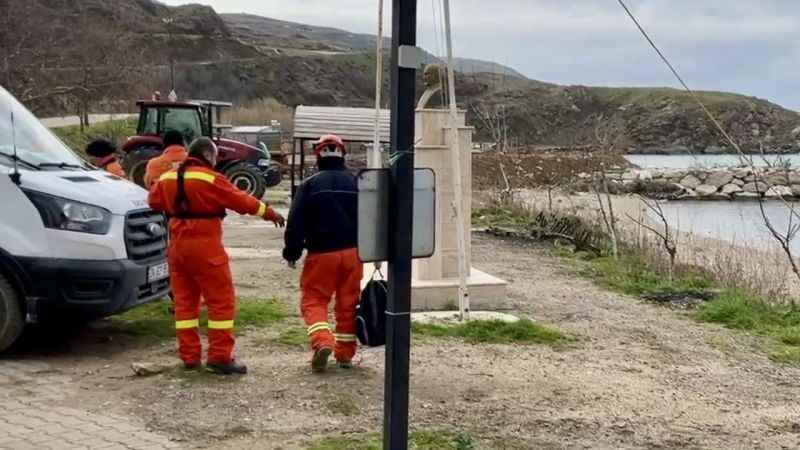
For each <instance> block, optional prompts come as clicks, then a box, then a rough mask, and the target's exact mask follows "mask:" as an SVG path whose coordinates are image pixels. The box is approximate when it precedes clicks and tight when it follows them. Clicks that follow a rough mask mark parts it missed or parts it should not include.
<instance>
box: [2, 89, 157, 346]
mask: <svg viewBox="0 0 800 450" xmlns="http://www.w3.org/2000/svg"><path fill="white" fill-rule="evenodd" d="M166 248H167V229H166V222H165V218H164V217H163V216H162V215H161V214H157V213H154V212H153V211H151V210H150V209H148V207H147V192H146V191H145V190H143V189H141V188H140V187H138V186H136V185H135V184H133V183H131V182H128V181H126V180H123V179H120V178H118V177H116V176H114V175H111V174H109V173H107V172H104V171H100V170H97V169H96V168H95V167H93V166H91V165H89V164H88V163H86V162H85V161H84V160H82V159H81V158H80V157H78V156H77V155H76V154H75V153H74V152H73V151H72V150H70V149H69V148H68V147H67V146H66V145H65V144H64V143H63V142H62V141H61V140H60V139H58V138H57V137H56V136H55V135H53V134H52V132H50V130H48V129H47V128H46V127H45V126H44V125H42V124H41V123H40V122H39V121H38V120H37V119H36V117H35V116H33V114H31V113H30V112H29V111H28V110H27V109H25V107H24V106H22V105H21V104H20V103H19V102H18V101H17V100H16V99H15V98H14V97H13V96H12V95H11V94H9V93H8V92H7V91H6V90H5V89H3V88H2V87H0V351H2V350H4V349H6V348H7V347H8V346H10V345H11V344H12V343H13V342H14V341H15V340H16V339H17V338H18V337H19V335H20V333H21V332H22V329H23V327H24V326H25V324H26V323H32V322H37V321H40V320H52V319H54V318H57V319H58V320H74V319H77V320H90V319H95V318H100V317H105V316H109V315H112V314H116V313H119V312H122V311H125V310H127V309H130V308H132V307H134V306H137V305H140V304H143V303H146V302H149V301H151V300H154V299H158V298H161V297H164V296H166V295H167V294H168V293H169V278H168V272H169V271H168V267H167V262H166Z"/></svg>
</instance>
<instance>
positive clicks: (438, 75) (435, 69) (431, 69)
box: [417, 64, 447, 109]
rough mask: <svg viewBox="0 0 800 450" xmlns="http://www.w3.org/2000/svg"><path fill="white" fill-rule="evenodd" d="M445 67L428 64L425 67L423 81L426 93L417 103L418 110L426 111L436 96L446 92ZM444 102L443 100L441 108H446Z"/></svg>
mask: <svg viewBox="0 0 800 450" xmlns="http://www.w3.org/2000/svg"><path fill="white" fill-rule="evenodd" d="M445 70H446V69H445V67H444V66H443V65H441V64H428V65H427V66H425V71H424V72H423V74H422V80H423V82H424V83H425V92H423V94H422V97H420V99H419V103H417V109H425V108H427V107H428V103H430V102H431V99H432V98H433V96H434V95H436V94H438V93H440V92H444V89H445V87H446V84H447V83H446V79H445ZM444 103H445V102H444V100H442V102H441V104H440V105H439V108H443V107H444Z"/></svg>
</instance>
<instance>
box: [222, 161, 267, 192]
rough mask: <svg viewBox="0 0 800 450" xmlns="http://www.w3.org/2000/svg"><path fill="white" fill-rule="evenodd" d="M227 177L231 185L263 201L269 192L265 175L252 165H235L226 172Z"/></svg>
mask: <svg viewBox="0 0 800 450" xmlns="http://www.w3.org/2000/svg"><path fill="white" fill-rule="evenodd" d="M225 176H226V177H228V179H229V180H230V181H231V184H233V185H234V186H236V187H237V188H239V189H240V190H242V191H245V192H247V193H248V194H250V195H252V196H253V197H255V198H257V199H261V197H263V196H264V193H265V192H266V191H267V181H266V180H265V179H264V174H262V173H261V171H260V170H258V169H257V168H256V167H255V166H253V165H252V164H248V163H238V164H234V165H232V166H231V167H229V168H228V169H226V170H225Z"/></svg>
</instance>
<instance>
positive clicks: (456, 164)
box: [443, 0, 471, 321]
mask: <svg viewBox="0 0 800 450" xmlns="http://www.w3.org/2000/svg"><path fill="white" fill-rule="evenodd" d="M443 2H444V3H443V6H444V29H445V35H446V40H447V87H448V96H449V97H450V155H451V157H452V163H453V215H454V216H455V218H456V234H458V236H456V241H457V242H458V311H459V317H460V319H461V320H462V321H464V320H469V313H470V304H469V289H468V286H467V277H468V276H469V271H470V268H469V267H467V230H466V226H465V224H464V220H465V217H464V215H465V214H464V210H465V209H466V208H465V207H464V206H465V205H464V184H463V182H462V180H461V171H462V167H461V157H462V155H461V142H460V139H459V130H458V104H457V103H456V74H455V67H454V64H453V34H452V28H451V27H452V23H451V21H450V0H443ZM470 150H471V149H470Z"/></svg>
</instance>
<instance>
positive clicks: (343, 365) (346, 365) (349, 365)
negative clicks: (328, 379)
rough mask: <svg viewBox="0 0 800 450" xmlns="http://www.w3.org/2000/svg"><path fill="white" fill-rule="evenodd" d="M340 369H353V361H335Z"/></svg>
mask: <svg viewBox="0 0 800 450" xmlns="http://www.w3.org/2000/svg"><path fill="white" fill-rule="evenodd" d="M336 364H337V365H338V366H339V368H340V369H344V370H350V369H352V368H353V361H336Z"/></svg>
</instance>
